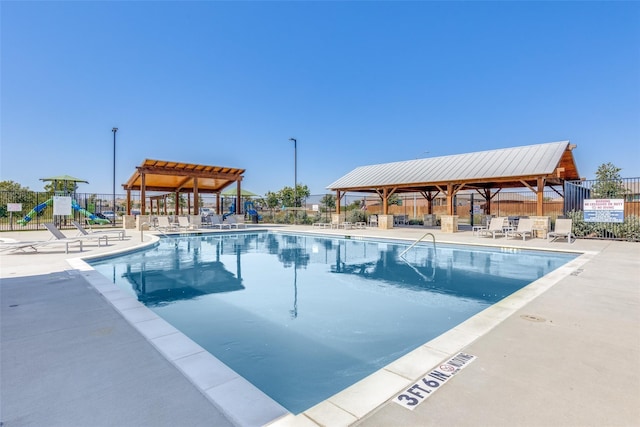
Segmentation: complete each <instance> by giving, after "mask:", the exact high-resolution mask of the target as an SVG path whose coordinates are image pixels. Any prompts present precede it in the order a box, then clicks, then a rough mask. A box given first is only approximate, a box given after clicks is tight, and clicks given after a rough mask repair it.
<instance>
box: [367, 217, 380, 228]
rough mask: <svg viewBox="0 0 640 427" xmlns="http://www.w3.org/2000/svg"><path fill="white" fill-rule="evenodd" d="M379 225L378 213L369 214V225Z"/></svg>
mask: <svg viewBox="0 0 640 427" xmlns="http://www.w3.org/2000/svg"><path fill="white" fill-rule="evenodd" d="M377 226H378V215H369V227H377Z"/></svg>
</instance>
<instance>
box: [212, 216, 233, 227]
mask: <svg viewBox="0 0 640 427" xmlns="http://www.w3.org/2000/svg"><path fill="white" fill-rule="evenodd" d="M208 218H209V220H210V221H211V226H212V227H214V228H215V227H218V228H219V229H220V230H222V229H223V228H225V227H228V228H231V225H229V224H228V223H224V222H222V220H221V219H220V215H209V216H208Z"/></svg>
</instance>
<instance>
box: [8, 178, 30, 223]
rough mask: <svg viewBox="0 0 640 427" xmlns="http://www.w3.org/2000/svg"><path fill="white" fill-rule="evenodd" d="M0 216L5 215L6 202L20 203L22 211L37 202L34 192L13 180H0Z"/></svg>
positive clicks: (27, 209) (25, 210)
mask: <svg viewBox="0 0 640 427" xmlns="http://www.w3.org/2000/svg"><path fill="white" fill-rule="evenodd" d="M0 196H1V197H0V217H3V218H4V217H7V216H9V214H8V213H7V203H22V212H23V213H24V212H28V211H29V209H31V208H32V207H33V206H35V205H36V204H37V199H36V193H35V192H33V191H31V190H30V189H29V187H23V186H22V185H20V184H18V183H17V182H14V181H0Z"/></svg>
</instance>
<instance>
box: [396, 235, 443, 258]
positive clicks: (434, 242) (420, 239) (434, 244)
mask: <svg viewBox="0 0 640 427" xmlns="http://www.w3.org/2000/svg"><path fill="white" fill-rule="evenodd" d="M427 236H431V238H432V239H433V250H434V252H435V250H436V236H434V235H433V233H429V232H427V233H424V235H423V236H422V237H420V238H419V239H418V240H416V241H415V242H413V244H411V246H409V247H408V248H407V249H405V250H404V251H402V253H401V254H400V256H401V257H402V258H404V254H406V253H407V252H409V250H410V249H411V248H413V247H414V246H415V245H417V244H418V243H420V242H421V241H422V239H424V238H425V237H427Z"/></svg>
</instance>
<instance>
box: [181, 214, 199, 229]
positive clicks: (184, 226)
mask: <svg viewBox="0 0 640 427" xmlns="http://www.w3.org/2000/svg"><path fill="white" fill-rule="evenodd" d="M178 228H179V229H180V230H195V229H196V228H195V227H194V225H193V224H191V222H190V221H189V218H187V217H186V216H179V217H178Z"/></svg>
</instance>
